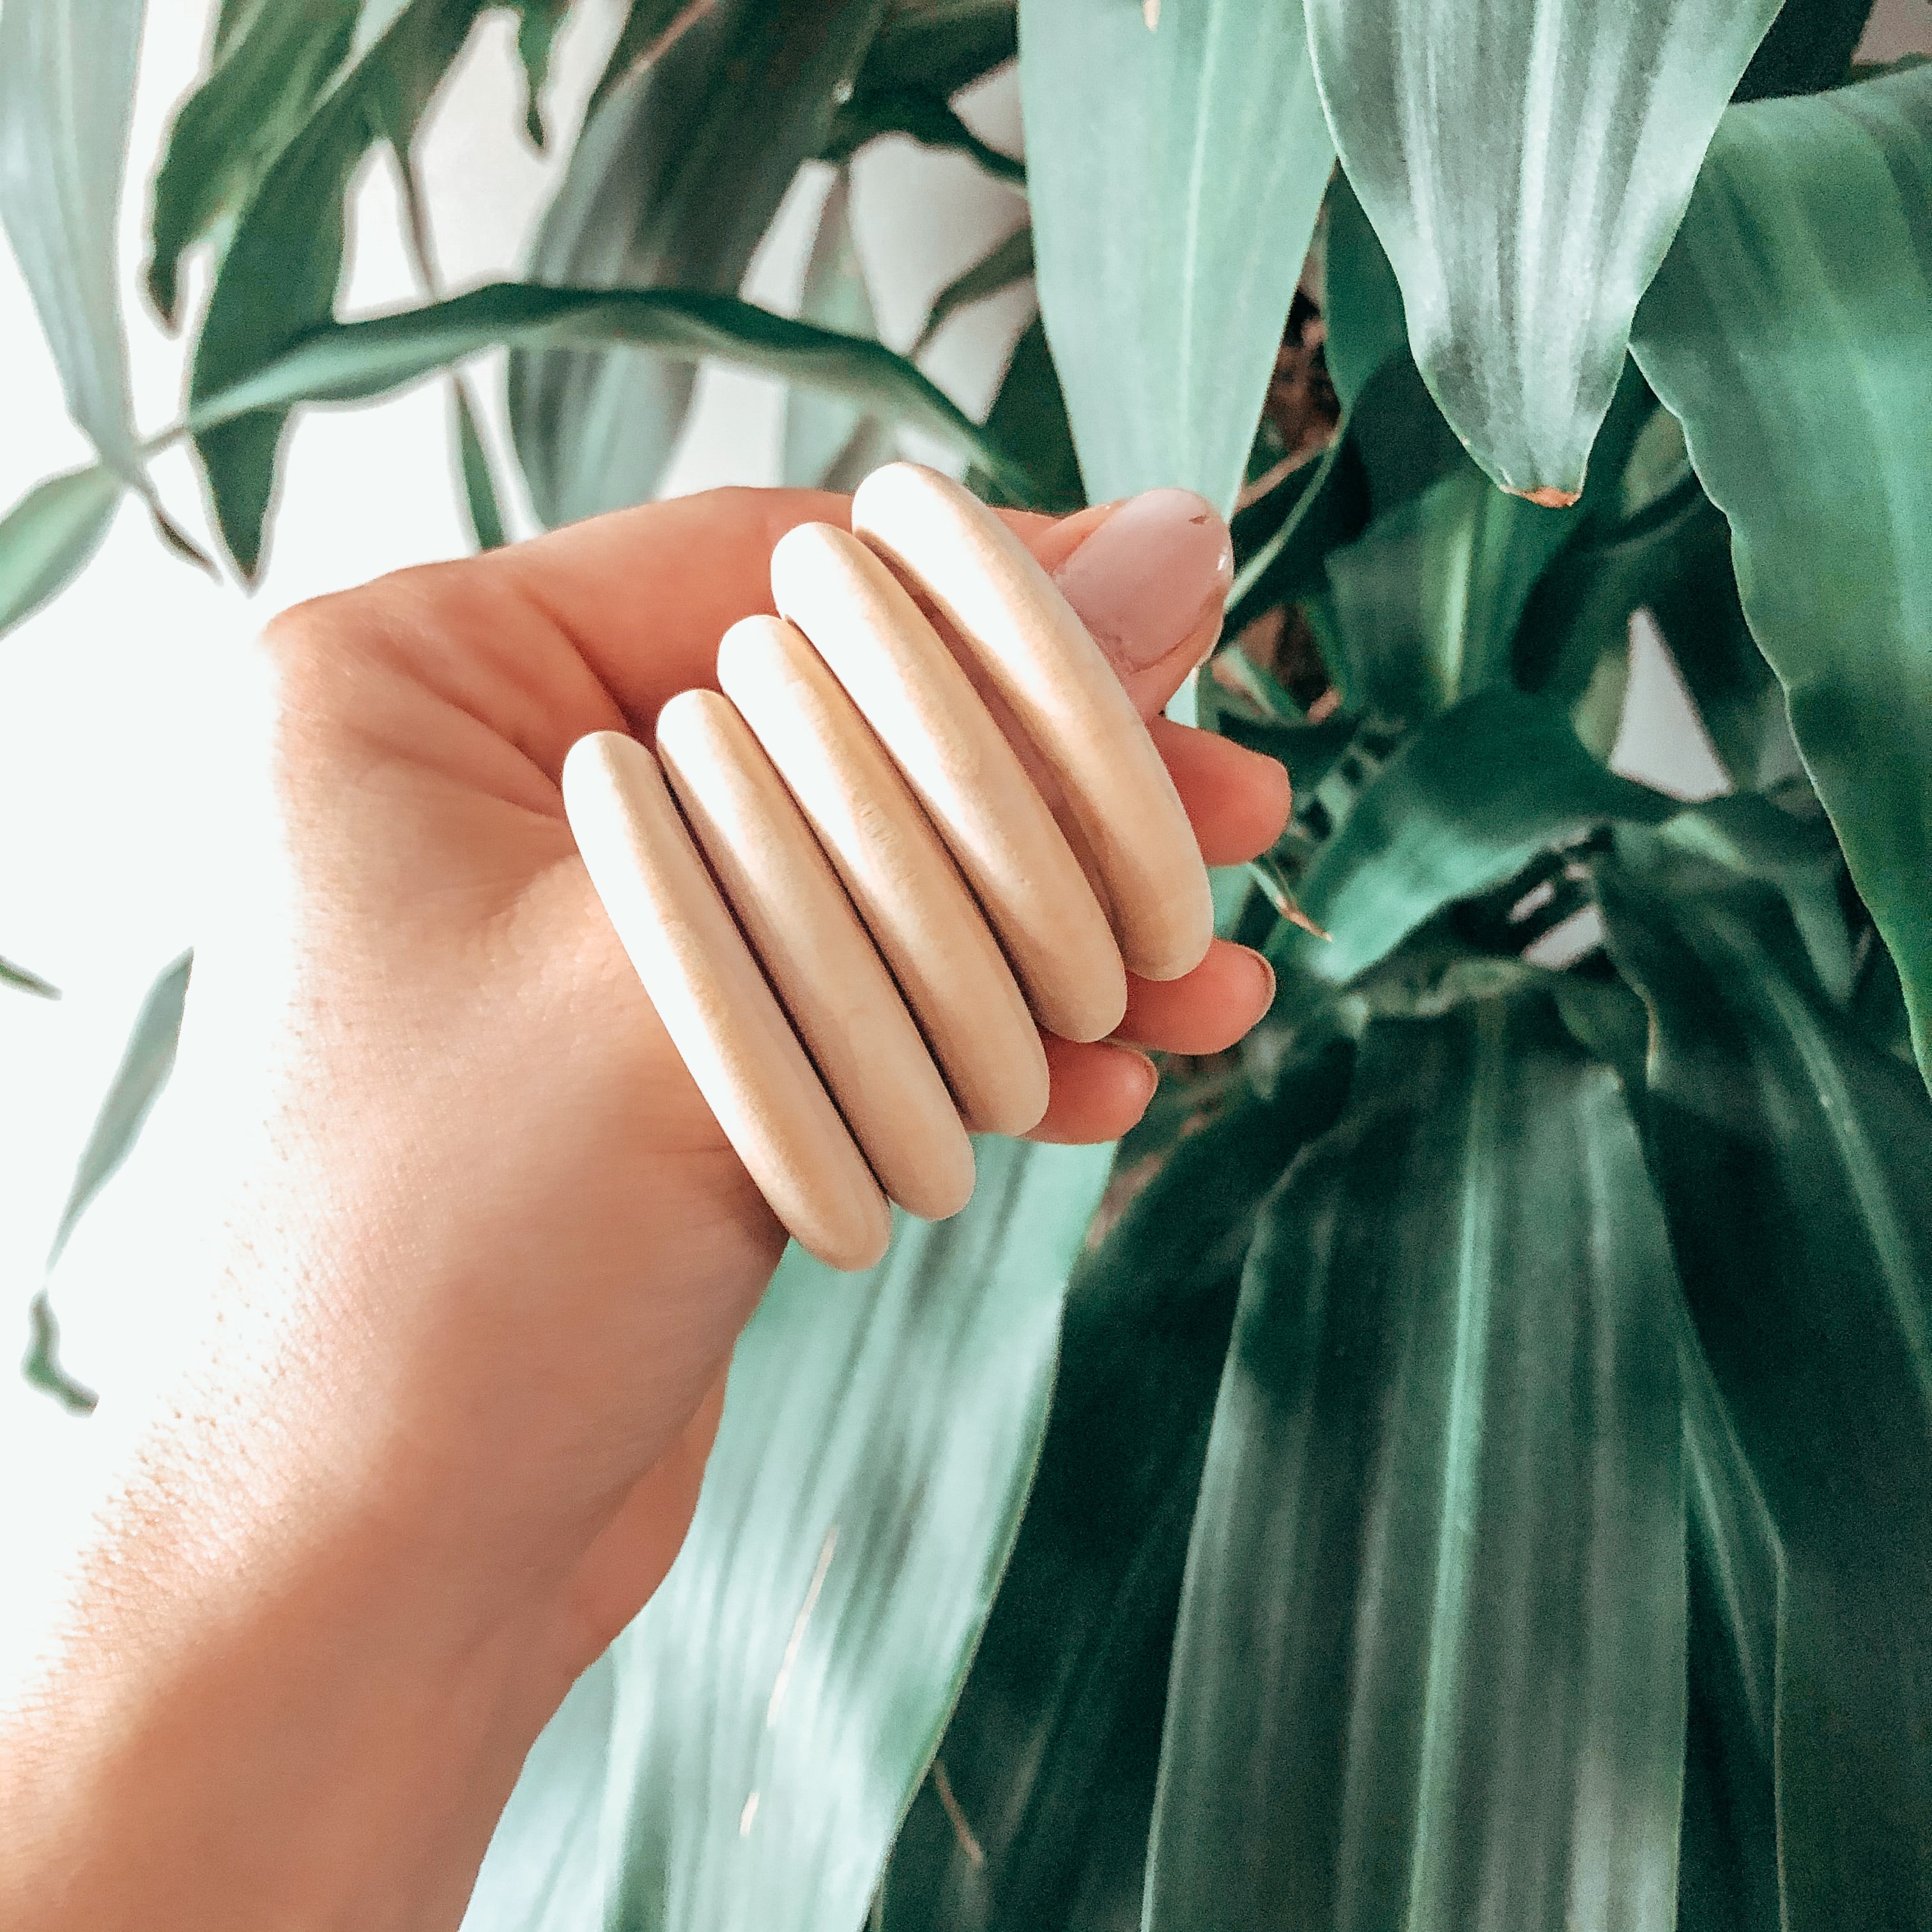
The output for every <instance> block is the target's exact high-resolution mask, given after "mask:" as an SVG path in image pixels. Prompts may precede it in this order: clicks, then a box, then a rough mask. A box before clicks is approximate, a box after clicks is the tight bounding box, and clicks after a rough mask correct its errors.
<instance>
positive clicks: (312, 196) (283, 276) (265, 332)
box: [188, 0, 484, 579]
mask: <svg viewBox="0 0 1932 1932" xmlns="http://www.w3.org/2000/svg"><path fill="white" fill-rule="evenodd" d="M483 4H484V0H392V3H391V4H390V5H389V6H387V7H386V8H385V9H384V10H383V11H382V12H381V13H379V14H377V15H375V16H374V17H373V18H372V19H371V20H367V21H365V23H363V37H359V40H358V43H357V45H356V47H355V49H353V52H352V55H351V57H350V58H349V59H348V60H347V61H346V62H344V65H342V67H341V69H340V70H339V71H338V73H337V74H336V76H335V79H334V80H332V83H330V85H329V89H328V90H327V92H326V93H325V94H324V95H323V96H322V97H321V98H320V100H319V101H318V102H317V104H316V106H315V107H314V111H313V113H311V115H310V116H309V118H308V120H307V121H305V123H304V124H303V126H302V130H301V132H300V133H298V134H297V135H296V136H295V137H294V139H292V140H291V141H290V142H289V143H288V144H287V146H286V147H284V148H283V149H282V150H281V153H280V154H278V156H277V157H276V158H275V162H274V163H273V165H272V166H270V167H269V169H268V171H267V172H266V174H265V175H263V178H262V181H261V183H260V187H258V188H257V190H256V193H255V194H254V198H253V199H251V201H250V202H249V203H248V206H247V208H246V209H245V211H243V212H242V214H241V216H240V217H239V220H237V222H236V226H235V229H234V232H233V236H232V237H231V238H230V239H229V244H228V248H227V251H226V254H224V255H223V258H222V262H221V266H220V269H219V271H218V272H217V275H216V277H215V281H214V289H213V290H212V292H211V294H210V296H209V297H208V313H207V314H206V316H205V318H204V319H203V320H202V327H201V336H200V340H199V343H198V344H197V346H196V351H195V358H194V368H193V374H192V377H191V379H190V384H189V389H188V400H189V406H190V407H189V414H190V420H191V421H192V422H194V423H195V425H196V452H197V454H198V455H199V457H200V458H201V461H202V467H203V469H204V470H205V472H206V474H207V477H208V488H209V493H210V494H211V496H212V497H213V499H214V511H215V516H216V519H217V521H218V522H219V523H220V526H221V533H222V537H223V541H225V542H226V544H227V545H228V548H229V552H230V553H231V554H232V555H233V557H234V559H235V562H236V566H237V568H239V570H240V571H241V572H242V575H243V577H245V578H249V579H252V578H253V577H254V576H255V575H256V574H257V571H259V570H260V566H261V561H262V551H263V541H264V529H265V525H266V521H267V518H268V514H269V505H270V504H271V502H272V501H273V499H274V496H275V475H276V466H277V461H278V456H279V454H280V451H281V442H282V432H283V431H284V428H285V427H286V426H287V411H286V410H285V409H275V408H264V409H263V410H260V411H259V412H258V413H254V414H253V415H250V416H236V415H234V414H233V413H229V414H227V415H225V416H224V415H221V414H220V413H217V412H214V411H211V410H209V409H208V407H206V406H207V404H208V401H209V399H210V398H212V397H214V396H215V395H217V394H220V393H221V392H227V391H231V390H232V389H233V388H234V386H236V384H238V383H241V382H242V381H244V380H245V379H247V378H248V377H251V376H253V375H254V374H256V372H257V371H259V370H260V369H261V368H262V367H263V365H264V364H265V363H266V362H269V360H270V359H272V357H273V356H275V354H276V353H278V351H279V350H281V348H282V347H283V346H284V344H287V342H289V341H290V340H291V339H292V338H296V337H299V336H301V335H303V334H304V332H306V331H308V330H311V329H315V328H317V326H321V325H326V323H328V322H329V318H330V317H331V316H332V314H333V312H334V309H335V296H336V288H337V284H338V282H339V281H340V280H341V273H342V265H343V248H344V196H345V195H346V194H347V190H348V187H349V184H350V180H351V178H352V177H353V175H354V174H355V172H356V169H357V168H358V166H359V165H360V164H361V162H362V157H363V156H364V154H366V153H367V152H368V149H369V148H370V146H371V144H372V143H373V142H374V141H376V140H377V139H384V140H389V141H391V142H393V143H394V144H395V145H396V147H397V148H398V151H399V152H404V151H407V148H408V145H409V143H410V141H411V139H413V136H414V134H415V130H416V124H417V122H418V121H419V119H420V118H421V117H422V113H423V110H425V107H427V106H428V103H429V100H430V97H431V95H432V94H434V92H435V90H436V89H437V86H438V85H439V84H440V82H441V80H442V79H443V76H444V74H446V73H447V72H448V71H449V68H450V65H451V64H452V62H454V61H455V58H456V56H457V55H458V53H459V52H460V51H461V49H462V48H463V43H464V42H465V41H466V40H467V39H468V37H469V29H470V28H471V26H472V24H473V23H474V22H475V18H476V16H477V14H478V13H479V12H480V11H481V7H482V5H483Z"/></svg>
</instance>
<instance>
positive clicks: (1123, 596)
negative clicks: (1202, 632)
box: [1055, 490, 1235, 670]
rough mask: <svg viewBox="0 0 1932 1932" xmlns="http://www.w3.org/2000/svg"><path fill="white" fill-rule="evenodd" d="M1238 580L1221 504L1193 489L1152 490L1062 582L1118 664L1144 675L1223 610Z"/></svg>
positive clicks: (1119, 513) (1089, 547)
mask: <svg viewBox="0 0 1932 1932" xmlns="http://www.w3.org/2000/svg"><path fill="white" fill-rule="evenodd" d="M1234 577H1235V552H1234V546H1233V544H1232V543H1231V542H1230V541H1229V537H1228V526H1227V525H1226V523H1223V521H1222V520H1221V517H1220V512H1219V511H1217V510H1216V509H1215V508H1214V505H1213V504H1211V502H1208V499H1206V498H1205V496H1196V495H1195V493H1193V490H1148V491H1146V492H1145V493H1144V494H1142V495H1141V496H1133V497H1130V498H1129V499H1127V502H1124V503H1123V504H1122V505H1121V507H1120V508H1118V510H1116V511H1115V512H1114V514H1112V516H1111V517H1108V519H1107V520H1106V522H1105V523H1102V524H1101V526H1100V528H1099V529H1097V530H1096V531H1095V532H1094V534H1093V535H1091V536H1090V537H1089V538H1088V539H1087V541H1085V543H1083V544H1082V545H1081V546H1080V547H1079V549H1078V550H1076V551H1075V552H1074V553H1073V555H1072V556H1070V557H1069V558H1068V559H1067V561H1066V562H1064V563H1063V564H1062V565H1061V566H1060V568H1059V570H1058V571H1057V572H1056V573H1055V581H1056V582H1057V583H1058V584H1059V586H1060V588H1061V593H1062V594H1063V595H1064V596H1065V598H1066V599H1067V601H1068V602H1069V603H1070V604H1072V605H1073V607H1074V609H1075V610H1077V611H1079V613H1080V616H1081V619H1082V622H1084V623H1085V625H1086V626H1087V628H1088V630H1089V631H1091V632H1092V633H1093V634H1094V642H1095V643H1097V644H1098V645H1099V646H1100V648H1101V649H1103V651H1105V652H1106V654H1107V655H1108V656H1109V658H1112V661H1114V663H1115V664H1117V665H1118V666H1119V667H1120V668H1121V669H1122V670H1143V669H1145V667H1147V666H1148V665H1149V664H1157V663H1158V662H1159V661H1160V659H1161V658H1164V657H1166V655H1167V654H1168V652H1170V651H1171V650H1172V649H1174V647H1175V646H1176V645H1177V644H1178V643H1180V642H1181V640H1183V639H1184V637H1187V636H1188V635H1190V634H1191V633H1192V632H1193V631H1195V630H1196V629H1197V628H1199V625H1201V623H1202V622H1203V620H1204V619H1205V618H1206V617H1207V616H1208V613H1209V612H1210V611H1211V610H1218V609H1219V608H1220V605H1221V604H1222V602H1223V600H1224V599H1225V598H1226V596H1227V595H1228V586H1229V584H1230V583H1232V582H1233V581H1234Z"/></svg>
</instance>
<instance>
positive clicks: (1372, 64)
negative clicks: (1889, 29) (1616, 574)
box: [1307, 0, 1778, 503]
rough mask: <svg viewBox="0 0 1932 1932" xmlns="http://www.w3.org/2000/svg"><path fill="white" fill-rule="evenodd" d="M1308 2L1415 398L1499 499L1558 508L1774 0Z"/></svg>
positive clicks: (1572, 484) (1579, 471)
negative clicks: (1388, 278)
mask: <svg viewBox="0 0 1932 1932" xmlns="http://www.w3.org/2000/svg"><path fill="white" fill-rule="evenodd" d="M1307 8H1308V31H1309V42H1310V47H1311V49H1313V55H1314V62H1315V68H1316V74H1317V76H1318V77H1319V80H1320V84H1321V89H1322V104H1323V106H1324V107H1325V109H1326V110H1327V112H1328V124H1329V126H1330V127H1331V129H1332V130H1333V131H1334V139H1335V146H1336V148H1337V151H1338V152H1339V153H1340V156H1341V157H1342V165H1343V167H1344V168H1345V169H1346V170H1347V172H1348V175H1349V181H1351V182H1352V184H1354V187H1355V191H1356V193H1358V195H1359V196H1361V202H1362V205H1363V206H1364V208H1366V209H1367V211H1368V214H1369V217H1370V220H1373V223H1375V227H1376V233H1377V234H1378V235H1379V236H1381V238H1382V243H1383V245H1384V246H1385V248H1387V250H1388V255H1389V259H1390V260H1391V262H1392V263H1394V268H1395V272H1396V275H1397V280H1398V281H1400V284H1401V287H1402V293H1403V299H1404V303H1405V307H1406V313H1407V316H1408V321H1409V340H1410V342H1411V344H1412V346H1413V347H1414V350H1415V361H1416V365H1417V366H1418V368H1420V369H1421V371H1422V374H1423V375H1424V378H1425V379H1426V380H1427V383H1428V384H1429V387H1430V392H1431V393H1432V394H1433V395H1434V396H1435V398H1436V401H1437V402H1438V403H1439V404H1441V405H1442V413H1443V415H1444V416H1446V417H1447V418H1448V421H1449V422H1450V424H1451V426H1452V427H1453V428H1454V430H1455V431H1456V433H1457V435H1458V436H1460V437H1461V438H1462V439H1463V441H1464V442H1465V443H1466V444H1467V445H1468V446H1469V452H1470V454H1471V455H1472V456H1473V457H1474V458H1475V460H1477V462H1478V463H1480V464H1481V466H1482V468H1483V469H1484V471H1485V472H1487V474H1488V475H1490V477H1492V478H1493V479H1494V480H1495V481H1496V482H1497V483H1498V484H1500V485H1501V486H1502V487H1503V488H1505V489H1506V490H1514V491H1515V492H1517V493H1518V494H1520V495H1526V496H1528V495H1535V496H1537V497H1538V500H1540V501H1547V502H1553V503H1562V502H1570V501H1574V499H1575V497H1576V496H1577V493H1580V491H1581V490H1582V489H1583V475H1584V466H1585V463H1586V460H1587V459H1588V458H1589V454H1590V447H1591V445H1592V442H1593V441H1594V440H1595V437H1596V434H1597V428H1598V425H1599V424H1600V423H1601V422H1602V420H1603V418H1604V412H1605V411H1606V410H1607V409H1608V408H1609V407H1610V398H1611V396H1612V395H1613V392H1614V391H1615V389H1616V384H1617V380H1618V378H1619V375H1620V374H1621V373H1622V368H1623V362H1624V350H1625V344H1626V343H1627V341H1628V337H1629V332H1630V323H1631V315H1632V314H1633V312H1634V311H1635V309H1636V308H1637V302H1638V299H1639V298H1640V296H1642V295H1643V292H1644V290H1645V288H1646V286H1647V285H1648V284H1649V281H1650V278H1651V277H1652V275H1655V273H1656V271H1657V266H1658V263H1659V262H1661V260H1663V258H1664V251H1665V249H1666V248H1668V247H1669V246H1670V238H1671V235H1672V233H1673V231H1674V230H1675V229H1676V225H1677V222H1678V220H1679V217H1680V216H1681V215H1682V213H1683V211H1684V206H1685V202H1686V201H1687V200H1688V199H1689V197H1690V194H1691V184H1692V182H1693V181H1694V179H1695V178H1696V176H1697V166H1698V163H1699V162H1700V160H1702V159H1703V154H1704V150H1705V147H1706V144H1707V143H1708V142H1709V140H1710V138H1711V135H1712V130H1714V129H1715V127H1716V126H1717V124H1718V115H1720V113H1722V111H1723V110H1724V104H1725V102H1726V101H1727V100H1728V99H1729V98H1730V93H1731V90H1732V89H1733V88H1734V87H1735V86H1736V85H1737V83H1738V80H1739V77H1740V76H1741V75H1742V74H1743V72H1744V71H1745V65H1746V63H1747V62H1748V61H1749V60H1750V58H1751V54H1752V52H1753V50H1754V49H1755V48H1756V46H1757V43H1758V42H1759V40H1760V39H1762V38H1763V34H1764V31H1765V29H1766V27H1768V26H1769V25H1770V23H1771V20H1772V17H1773V15H1774V14H1775V13H1776V12H1777V11H1778V0H1742V4H1738V0H1625V4H1622V5H1617V6H1611V7H1606V6H1603V5H1598V4H1596V0H1497V4H1496V5H1490V6H1486V7H1484V8H1482V9H1481V10H1480V11H1479V12H1478V13H1475V14H1474V15H1472V14H1471V13H1469V11H1468V10H1466V9H1463V8H1459V7H1447V6H1442V5H1436V4H1434V0H1307ZM1505 75H1507V76H1509V77H1511V80H1510V82H1509V83H1508V85H1506V86H1499V79H1498V77H1499V76H1505Z"/></svg>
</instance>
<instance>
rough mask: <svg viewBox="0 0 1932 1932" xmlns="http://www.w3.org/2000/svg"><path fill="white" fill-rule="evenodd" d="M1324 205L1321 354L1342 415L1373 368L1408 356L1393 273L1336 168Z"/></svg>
mask: <svg viewBox="0 0 1932 1932" xmlns="http://www.w3.org/2000/svg"><path fill="white" fill-rule="evenodd" d="M1325 210H1326V213H1327V219H1328V226H1327V229H1326V230H1325V235H1324V238H1323V244H1322V323H1323V325H1324V333H1323V337H1322V359H1323V361H1324V362H1325V364H1326V365H1327V367H1328V380H1329V381H1330V382H1331V383H1333V384H1334V389H1335V395H1336V398H1337V401H1340V404H1341V405H1342V413H1343V415H1344V416H1346V415H1348V414H1349V413H1350V412H1351V411H1352V410H1353V409H1354V408H1355V404H1356V403H1357V401H1358V400H1359V399H1360V398H1361V394H1362V392H1363V391H1364V389H1367V387H1368V385H1369V379H1370V377H1372V376H1373V375H1374V374H1375V373H1376V371H1377V370H1379V369H1380V368H1382V366H1383V365H1384V364H1385V363H1386V362H1389V361H1391V359H1393V358H1394V357H1396V356H1401V357H1403V359H1404V360H1405V361H1406V360H1407V359H1408V350H1409V323H1408V320H1407V318H1406V317H1405V316H1404V315H1403V308H1402V287H1401V285H1400V284H1399V283H1398V282H1397V280H1396V278H1395V271H1394V269H1392V268H1391V267H1390V266H1389V259H1388V256H1387V254H1385V253H1384V252H1383V249H1382V243H1381V242H1379V241H1378V240H1377V239H1376V231H1375V229H1374V227H1373V226H1372V225H1371V223H1370V220H1369V217H1367V215H1366V214H1364V213H1363V211H1362V204H1361V200H1360V199H1359V198H1358V196H1357V195H1356V193H1355V190H1354V188H1352V187H1351V186H1350V185H1349V177H1348V176H1347V175H1345V174H1344V173H1343V172H1342V171H1341V169H1340V168H1337V169H1336V170H1335V174H1334V178H1333V179H1332V180H1331V181H1330V182H1329V184H1328V199H1327V201H1326V202H1325Z"/></svg>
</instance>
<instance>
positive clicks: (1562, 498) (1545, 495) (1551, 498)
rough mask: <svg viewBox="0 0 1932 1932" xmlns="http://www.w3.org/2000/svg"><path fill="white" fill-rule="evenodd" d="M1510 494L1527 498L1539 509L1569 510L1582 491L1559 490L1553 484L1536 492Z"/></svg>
mask: <svg viewBox="0 0 1932 1932" xmlns="http://www.w3.org/2000/svg"><path fill="white" fill-rule="evenodd" d="M1582 494H1583V492H1582V491H1581V490H1559V489H1558V488H1557V487H1556V484H1553V483H1544V484H1540V485H1539V486H1538V487H1537V488H1535V489H1534V490H1513V491H1511V495H1513V496H1524V497H1527V498H1528V499H1529V501H1530V502H1532V503H1534V504H1535V505H1537V506H1538V508H1539V509H1544V510H1567V509H1568V508H1569V507H1570V506H1571V504H1573V503H1574V502H1576V500H1577V498H1578V497H1579V496H1581V495H1582Z"/></svg>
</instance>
